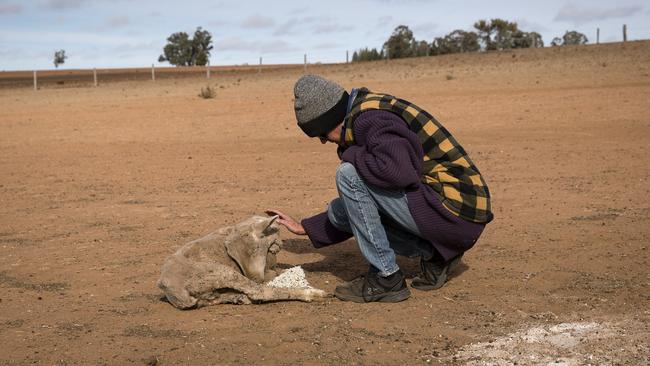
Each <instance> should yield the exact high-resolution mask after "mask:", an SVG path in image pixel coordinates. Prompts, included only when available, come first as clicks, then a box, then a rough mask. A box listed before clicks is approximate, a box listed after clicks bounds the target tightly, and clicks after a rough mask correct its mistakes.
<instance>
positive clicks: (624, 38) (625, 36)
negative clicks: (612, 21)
mask: <svg viewBox="0 0 650 366" xmlns="http://www.w3.org/2000/svg"><path fill="white" fill-rule="evenodd" d="M623 42H627V24H623Z"/></svg>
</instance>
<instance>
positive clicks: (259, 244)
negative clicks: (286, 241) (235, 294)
mask: <svg viewBox="0 0 650 366" xmlns="http://www.w3.org/2000/svg"><path fill="white" fill-rule="evenodd" d="M277 218H278V217H277V216H272V217H264V216H253V217H251V218H249V219H247V220H245V221H242V222H240V223H239V224H237V225H235V227H234V230H233V232H232V234H231V235H229V236H228V238H227V239H226V250H227V252H228V255H229V256H230V258H232V259H233V260H234V261H235V262H237V264H238V265H239V268H240V269H241V271H242V273H243V274H244V276H246V277H248V278H250V279H251V280H253V281H255V282H258V283H261V282H263V281H264V275H265V273H266V272H267V271H268V270H269V269H271V268H272V267H274V266H275V264H276V258H275V256H276V254H277V253H278V252H279V251H280V247H281V245H282V241H281V240H280V236H279V232H280V228H279V225H278V223H277V222H276V219H277Z"/></svg>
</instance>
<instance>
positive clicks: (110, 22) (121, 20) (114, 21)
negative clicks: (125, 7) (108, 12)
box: [106, 15, 131, 28]
mask: <svg viewBox="0 0 650 366" xmlns="http://www.w3.org/2000/svg"><path fill="white" fill-rule="evenodd" d="M129 24H131V20H130V19H129V17H127V16H125V15H116V16H112V17H110V18H108V19H106V25H107V26H108V27H110V28H120V27H124V26H127V25H129Z"/></svg>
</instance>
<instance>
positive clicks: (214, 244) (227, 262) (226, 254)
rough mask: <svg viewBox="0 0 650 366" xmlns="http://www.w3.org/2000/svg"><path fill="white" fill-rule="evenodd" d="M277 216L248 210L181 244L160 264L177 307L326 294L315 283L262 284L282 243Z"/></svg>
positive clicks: (163, 281) (169, 297)
mask: <svg viewBox="0 0 650 366" xmlns="http://www.w3.org/2000/svg"><path fill="white" fill-rule="evenodd" d="M276 219H277V216H274V217H262V216H253V217H251V218H249V219H247V220H245V221H243V222H241V223H239V224H236V225H234V226H229V227H225V228H222V229H219V230H217V231H214V232H212V233H210V234H208V235H206V236H204V237H203V238H200V239H197V240H194V241H192V242H189V243H187V244H185V245H184V246H183V247H181V248H180V249H179V250H178V251H176V253H174V254H172V255H171V256H169V257H168V258H167V260H166V261H165V263H164V264H163V267H162V271H161V276H160V279H159V280H158V287H160V288H161V289H162V290H163V291H164V292H165V296H166V297H167V300H169V302H170V303H171V304H172V305H174V306H175V307H177V308H179V309H189V308H194V307H201V306H207V305H214V304H223V303H233V304H250V303H258V302H265V301H280V300H299V301H312V300H317V299H322V298H325V297H327V296H328V295H327V293H325V292H324V291H322V290H318V289H315V288H277V287H269V286H265V285H264V283H265V282H266V281H270V280H272V279H273V278H274V277H275V275H276V273H275V272H274V271H273V267H275V264H276V258H275V255H276V254H277V253H278V252H279V251H280V246H281V245H282V241H281V240H280V238H279V236H278V232H279V227H278V224H277V223H276V222H275V220H276Z"/></svg>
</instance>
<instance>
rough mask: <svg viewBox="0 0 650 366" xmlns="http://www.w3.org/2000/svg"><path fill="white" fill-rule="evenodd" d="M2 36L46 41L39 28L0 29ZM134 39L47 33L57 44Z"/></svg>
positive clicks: (117, 42) (21, 40) (18, 40)
mask: <svg viewBox="0 0 650 366" xmlns="http://www.w3.org/2000/svg"><path fill="white" fill-rule="evenodd" d="M2 38H6V39H10V40H11V41H12V43H25V44H41V43H43V42H44V38H43V32H42V31H37V30H33V31H26V30H20V31H19V30H9V31H1V30H0V39H2ZM133 41H134V39H133V38H132V37H120V36H110V35H101V34H95V33H90V32H64V31H49V32H48V33H47V42H49V43H56V44H61V43H63V44H95V45H97V44H99V45H120V44H124V43H131V42H133Z"/></svg>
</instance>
